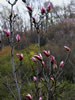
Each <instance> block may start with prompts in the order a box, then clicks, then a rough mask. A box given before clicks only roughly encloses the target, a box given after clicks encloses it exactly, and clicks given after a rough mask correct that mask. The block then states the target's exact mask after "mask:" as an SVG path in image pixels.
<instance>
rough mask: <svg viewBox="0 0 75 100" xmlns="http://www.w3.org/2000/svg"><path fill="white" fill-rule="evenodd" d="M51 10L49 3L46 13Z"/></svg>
mask: <svg viewBox="0 0 75 100" xmlns="http://www.w3.org/2000/svg"><path fill="white" fill-rule="evenodd" d="M50 10H51V4H50V3H49V5H48V7H47V12H49V11H50Z"/></svg>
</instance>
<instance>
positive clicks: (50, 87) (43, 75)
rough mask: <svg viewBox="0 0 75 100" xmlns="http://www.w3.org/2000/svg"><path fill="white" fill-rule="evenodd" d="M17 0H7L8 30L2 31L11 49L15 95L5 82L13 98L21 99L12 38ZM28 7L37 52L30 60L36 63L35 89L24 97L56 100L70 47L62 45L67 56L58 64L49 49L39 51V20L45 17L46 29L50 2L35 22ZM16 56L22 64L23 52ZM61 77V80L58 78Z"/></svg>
mask: <svg viewBox="0 0 75 100" xmlns="http://www.w3.org/2000/svg"><path fill="white" fill-rule="evenodd" d="M17 1H18V0H15V1H14V2H13V3H11V2H10V1H8V3H9V4H10V5H11V14H10V31H8V30H5V29H4V30H3V32H4V33H5V34H6V36H7V38H8V41H9V45H10V51H11V63H12V72H13V77H14V81H15V84H16V89H17V96H16V95H15V94H14V92H13V91H12V89H11V87H10V86H9V84H8V82H7V84H6V86H7V88H8V89H9V90H10V92H11V94H12V96H13V97H14V99H15V100H22V99H21V93H20V89H21V87H20V86H19V84H18V78H17V75H16V72H17V70H15V64H14V52H13V50H14V41H13V40H14V39H13V36H14V34H13V27H14V26H13V20H14V19H13V18H14V14H13V7H14V5H15V4H16V3H17ZM22 1H23V2H24V3H26V1H25V0H22ZM26 8H27V9H28V13H29V16H30V22H31V29H32V25H34V27H35V29H36V31H37V38H38V54H36V55H34V56H33V57H32V61H33V62H34V63H36V66H37V70H36V74H35V75H33V80H32V81H33V82H34V85H35V91H34V92H33V93H32V94H33V95H31V94H29V93H28V94H26V96H25V97H26V99H27V100H57V98H58V94H57V91H58V87H59V86H60V85H61V80H63V79H62V78H61V75H62V73H63V72H64V66H65V64H66V62H67V60H68V58H69V55H70V52H71V50H70V48H69V47H68V46H64V48H65V50H66V52H67V53H68V54H67V57H66V59H65V61H61V62H60V63H59V64H57V61H56V59H55V57H54V56H53V55H52V53H51V52H50V50H48V51H47V50H43V52H42V53H41V52H40V26H41V21H42V20H43V19H44V17H45V18H46V31H47V20H48V14H49V12H50V10H51V4H50V3H49V5H48V7H47V9H45V8H41V17H40V19H39V21H38V22H37V21H36V19H35V17H34V16H32V12H33V10H32V8H31V7H30V6H28V5H27V6H26ZM20 40H21V38H20V35H19V34H17V35H16V41H17V42H19V41H20ZM16 56H17V57H18V59H19V61H20V66H21V65H22V60H23V58H24V56H23V54H22V53H21V54H19V53H17V54H16ZM60 79H61V80H60ZM26 99H25V100H26Z"/></svg>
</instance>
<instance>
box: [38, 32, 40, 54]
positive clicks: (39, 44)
mask: <svg viewBox="0 0 75 100" xmlns="http://www.w3.org/2000/svg"><path fill="white" fill-rule="evenodd" d="M39 54H40V34H39V33H38V55H39Z"/></svg>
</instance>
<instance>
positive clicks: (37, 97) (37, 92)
mask: <svg viewBox="0 0 75 100" xmlns="http://www.w3.org/2000/svg"><path fill="white" fill-rule="evenodd" d="M37 35H38V55H39V54H40V34H39V30H38V29H37ZM38 78H39V62H37V82H36V100H38V99H39V89H38Z"/></svg>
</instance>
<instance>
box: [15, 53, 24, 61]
mask: <svg viewBox="0 0 75 100" xmlns="http://www.w3.org/2000/svg"><path fill="white" fill-rule="evenodd" d="M16 56H17V57H18V58H19V60H20V61H21V60H23V58H24V56H23V54H18V53H17V54H16Z"/></svg>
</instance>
